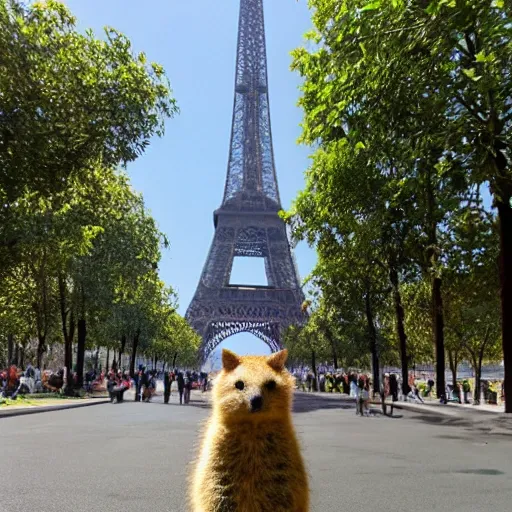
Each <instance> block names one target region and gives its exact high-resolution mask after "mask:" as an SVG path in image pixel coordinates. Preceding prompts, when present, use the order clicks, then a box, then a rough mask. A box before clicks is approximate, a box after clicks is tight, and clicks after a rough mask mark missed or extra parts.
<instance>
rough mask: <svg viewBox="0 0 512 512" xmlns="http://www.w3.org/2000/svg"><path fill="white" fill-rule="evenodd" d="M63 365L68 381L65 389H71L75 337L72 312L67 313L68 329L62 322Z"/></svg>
mask: <svg viewBox="0 0 512 512" xmlns="http://www.w3.org/2000/svg"><path fill="white" fill-rule="evenodd" d="M64 335H65V340H64V366H65V367H66V375H67V378H68V382H67V383H66V388H67V390H68V391H69V390H71V388H72V387H73V386H72V385H71V375H72V370H73V338H74V337H75V315H74V314H73V312H71V313H70V315H69V329H68V328H67V326H66V323H65V322H64Z"/></svg>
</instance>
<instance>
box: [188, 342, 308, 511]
mask: <svg viewBox="0 0 512 512" xmlns="http://www.w3.org/2000/svg"><path fill="white" fill-rule="evenodd" d="M286 356H287V353H286V351H282V352H278V353H277V354H273V355H271V356H268V357H258V356H246V357H239V356H237V355H235V354H233V353H232V352H229V351H227V350H224V351H223V354H222V361H223V370H222V372H221V373H220V374H219V376H218V377H217V379H216V381H215V384H214V388H213V414H212V416H211V418H210V421H209V424H208V428H207V431H206V434H205V437H204V439H203V443H202V447H201V451H200V456H199V460H198V461H197V463H196V467H195V472H194V475H193V481H192V486H191V502H192V510H193V512H308V511H309V488H308V480H307V476H306V471H305V468H304V462H303V460H302V456H301V453H300V448H299V444H298V442H297V438H296V436H295V431H294V428H293V425H292V418H291V404H292V395H293V388H294V380H293V378H292V377H291V375H290V374H289V373H288V372H287V371H286V370H285V369H284V363H285V361H286ZM272 381H273V382H275V388H274V389H272V386H273V385H272V384H269V383H270V382H272ZM240 382H243V383H244V386H243V389H239V388H240V387H241V384H240ZM237 383H238V384H237ZM237 386H238V387H237ZM258 397H261V399H262V401H261V402H260V400H259V398H258ZM251 400H252V401H251Z"/></svg>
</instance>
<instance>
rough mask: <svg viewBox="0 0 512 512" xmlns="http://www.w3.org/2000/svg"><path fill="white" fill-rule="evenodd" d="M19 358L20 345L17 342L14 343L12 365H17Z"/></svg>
mask: <svg viewBox="0 0 512 512" xmlns="http://www.w3.org/2000/svg"><path fill="white" fill-rule="evenodd" d="M19 360H20V345H19V343H15V344H14V360H13V363H12V364H13V365H15V366H18V362H19Z"/></svg>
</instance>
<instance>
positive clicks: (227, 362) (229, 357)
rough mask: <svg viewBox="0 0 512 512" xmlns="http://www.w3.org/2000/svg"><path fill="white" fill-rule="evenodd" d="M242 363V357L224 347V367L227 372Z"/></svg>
mask: <svg viewBox="0 0 512 512" xmlns="http://www.w3.org/2000/svg"><path fill="white" fill-rule="evenodd" d="M239 364H240V357H238V356H237V355H236V354H235V353H234V352H231V350H227V349H225V348H224V349H222V367H223V368H224V370H226V371H227V372H231V371H233V370H234V369H235V368H236V367H237V366H238V365H239Z"/></svg>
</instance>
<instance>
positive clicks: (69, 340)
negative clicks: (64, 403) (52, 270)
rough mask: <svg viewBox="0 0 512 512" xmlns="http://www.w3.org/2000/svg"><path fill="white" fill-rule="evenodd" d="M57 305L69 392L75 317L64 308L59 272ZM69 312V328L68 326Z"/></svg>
mask: <svg viewBox="0 0 512 512" xmlns="http://www.w3.org/2000/svg"><path fill="white" fill-rule="evenodd" d="M58 282H59V306H60V317H61V324H62V335H63V337H64V366H65V367H66V379H67V382H66V390H65V391H66V394H69V393H71V389H72V387H73V386H72V385H71V375H72V369H73V338H74V337H75V317H74V315H73V311H69V310H67V309H66V283H65V281H64V275H63V274H62V273H61V272H60V273H59V278H58ZM68 314H69V328H68V324H67V321H68Z"/></svg>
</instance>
